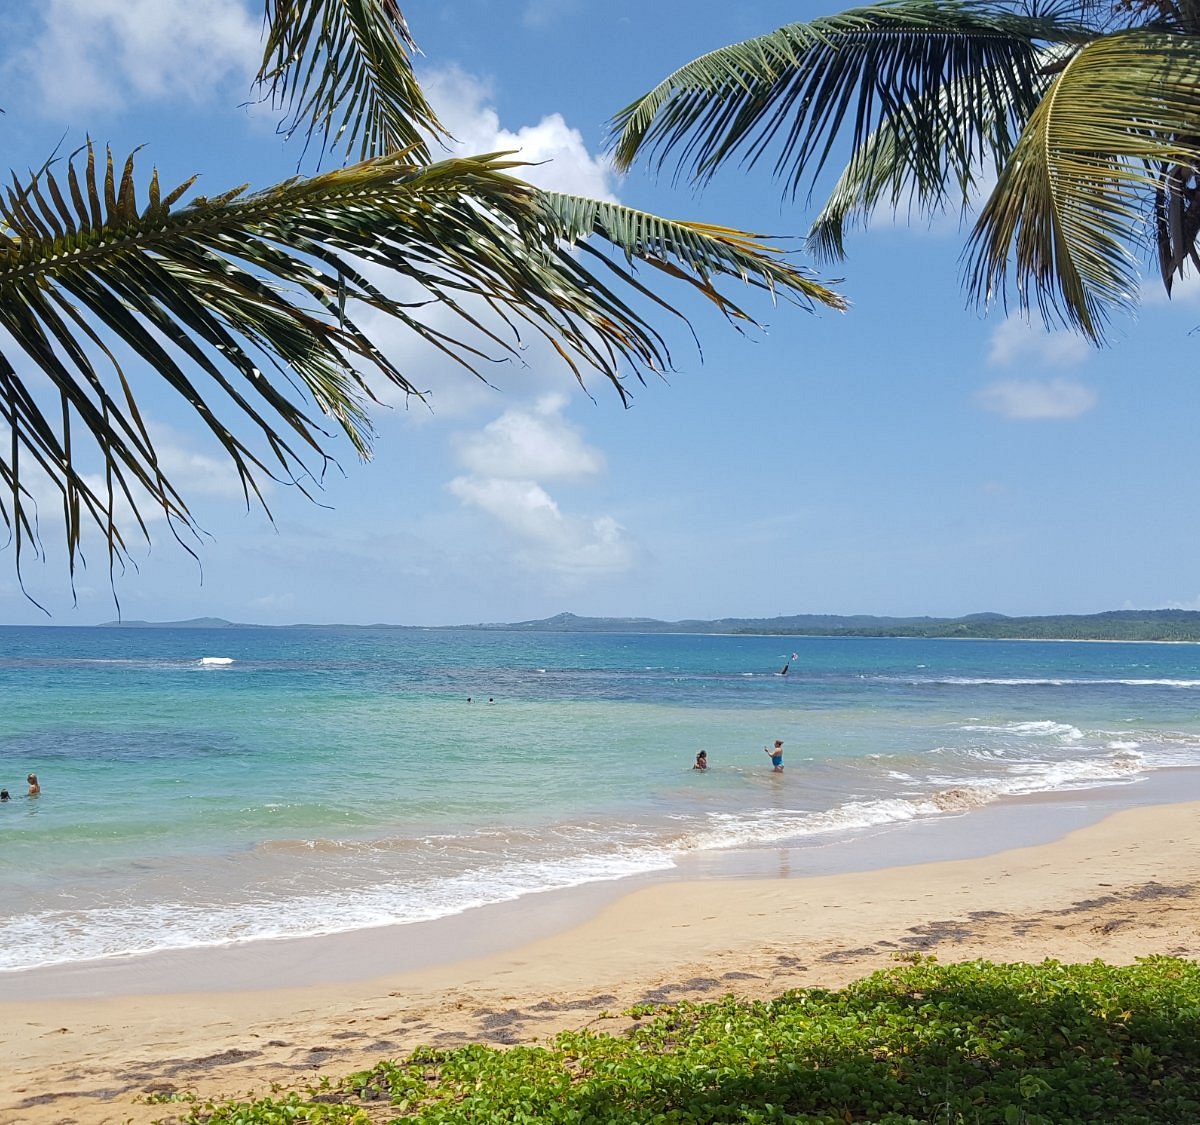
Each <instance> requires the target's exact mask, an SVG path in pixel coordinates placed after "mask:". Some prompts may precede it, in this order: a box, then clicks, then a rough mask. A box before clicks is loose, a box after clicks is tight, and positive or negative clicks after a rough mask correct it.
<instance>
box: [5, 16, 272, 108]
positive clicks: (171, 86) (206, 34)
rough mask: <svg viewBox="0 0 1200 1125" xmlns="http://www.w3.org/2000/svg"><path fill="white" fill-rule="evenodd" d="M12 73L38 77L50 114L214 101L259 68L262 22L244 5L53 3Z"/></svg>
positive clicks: (243, 83)
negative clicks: (217, 92) (220, 90)
mask: <svg viewBox="0 0 1200 1125" xmlns="http://www.w3.org/2000/svg"><path fill="white" fill-rule="evenodd" d="M41 16H42V22H41V26H40V27H39V28H37V29H36V30H35V31H34V32H33V38H32V41H31V42H30V44H29V46H28V47H27V48H26V49H25V50H23V51H21V52H19V53H17V54H16V55H15V56H14V58H13V60H12V63H11V64H10V69H12V70H16V71H19V72H20V73H21V74H22V75H27V76H29V78H28V80H29V81H32V82H33V83H34V84H35V85H36V87H37V91H36V93H37V98H36V102H37V104H38V106H39V107H40V109H41V110H42V112H44V113H46V114H47V115H52V116H54V115H68V116H74V115H76V114H78V113H79V112H80V111H82V110H85V109H95V108H97V107H107V106H113V105H119V104H121V103H122V102H125V101H128V100H129V99H131V98H133V99H137V100H150V99H156V100H160V99H163V98H171V97H182V98H187V99H191V100H194V101H204V100H207V99H208V98H209V97H210V96H211V94H212V91H213V90H214V88H215V87H217V86H219V85H220V84H221V83H223V82H225V81H226V80H228V79H230V78H231V77H232V78H234V79H235V80H236V81H237V82H240V83H241V86H242V89H243V90H245V89H246V88H248V85H249V80H250V77H251V76H252V75H253V74H254V72H255V70H256V69H257V67H258V61H259V56H260V53H261V39H260V34H261V26H260V23H259V22H258V20H256V19H252V18H251V16H250V13H249V11H248V10H247V9H246V6H245V4H244V3H242V2H241V0H47V2H46V3H45V5H44V6H43V7H42V9H41Z"/></svg>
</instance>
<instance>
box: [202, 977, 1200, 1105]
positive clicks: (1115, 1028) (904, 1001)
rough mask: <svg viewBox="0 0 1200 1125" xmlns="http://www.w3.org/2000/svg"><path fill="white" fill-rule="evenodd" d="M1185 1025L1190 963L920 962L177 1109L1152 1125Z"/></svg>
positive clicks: (1199, 982)
mask: <svg viewBox="0 0 1200 1125" xmlns="http://www.w3.org/2000/svg"><path fill="white" fill-rule="evenodd" d="M1198 1036H1200V966H1198V965H1197V964H1196V963H1194V962H1190V961H1185V960H1180V959H1176V958H1169V957H1150V958H1145V959H1142V960H1140V961H1138V962H1137V963H1136V964H1134V965H1129V966H1111V965H1107V964H1104V963H1102V962H1093V963H1091V964H1085V965H1065V964H1060V963H1058V962H1054V961H1047V962H1044V963H1042V964H1037V965H1033V964H1011V965H997V964H992V963H989V962H983V961H977V962H969V963H963V964H957V965H943V964H939V963H938V962H936V961H935V960H933V959H932V958H920V957H918V958H914V959H911V960H909V961H908V962H907V963H904V964H897V966H896V967H894V968H891V969H888V970H884V971H881V972H878V973H875V974H874V975H872V976H870V977H867V978H865V979H863V980H861V981H859V982H857V983H855V984H852V985H850V986H849V987H847V988H844V989H841V990H836V991H834V990H824V989H805V990H799V991H793V992H787V993H785V994H783V995H781V996H779V997H777V998H776V999H774V1000H767V1001H757V1000H745V999H738V998H736V997H734V996H727V997H725V998H723V999H720V1000H716V1001H712V1002H706V1003H680V1004H676V1005H671V1006H661V1005H659V1006H657V1007H656V1010H655V1012H654V1013H653V1014H652V1018H649V1019H643V1020H641V1021H639V1022H637V1023H635V1024H634V1025H633V1026H631V1027H630V1029H629V1030H627V1031H626V1032H624V1033H622V1034H609V1033H604V1032H599V1031H595V1030H585V1031H571V1032H565V1033H562V1034H559V1035H557V1036H555V1037H554V1038H553V1039H552V1040H551V1041H549V1042H547V1043H546V1044H543V1045H524V1046H516V1047H510V1048H507V1049H504V1048H496V1047H490V1046H483V1045H479V1044H476V1045H471V1046H466V1047H461V1048H455V1049H447V1050H443V1049H433V1048H423V1049H419V1050H417V1051H414V1052H413V1053H412V1054H410V1055H409V1056H408V1057H407V1058H405V1059H400V1060H393V1061H381V1062H379V1063H378V1064H377V1065H375V1066H374V1067H372V1068H370V1069H369V1070H365V1071H362V1072H359V1073H356V1074H353V1075H350V1076H348V1077H347V1078H346V1079H344V1080H343V1081H342V1082H340V1083H334V1084H333V1087H332V1088H327V1089H326V1090H325V1091H323V1092H321V1093H319V1094H318V1093H316V1092H315V1091H314V1092H313V1096H312V1097H311V1098H310V1099H309V1100H308V1101H307V1102H306V1101H305V1099H304V1097H303V1096H302V1095H292V1096H289V1097H287V1098H284V1099H279V1098H268V1099H265V1100H264V1101H262V1102H237V1103H228V1104H225V1105H218V1104H208V1105H206V1106H204V1107H202V1108H197V1109H196V1110H194V1111H193V1113H192V1116H191V1117H189V1118H188V1120H189V1121H191V1122H194V1123H200V1122H203V1123H205V1125H235V1123H236V1125H266V1123H268V1122H270V1123H274V1122H277V1121H313V1122H338V1123H340V1122H352V1121H353V1122H358V1121H370V1122H373V1123H379V1122H385V1121H397V1122H421V1123H434V1122H437V1123H446V1125H449V1123H463V1125H465V1123H468V1122H470V1123H473V1125H501V1123H504V1125H509V1123H512V1122H558V1123H564V1125H565V1123H568V1122H571V1123H581V1125H582V1123H588V1125H605V1123H613V1125H616V1123H645V1125H651V1123H655V1125H668V1123H672V1125H673V1123H679V1125H683V1123H691V1125H706V1123H714V1125H715V1123H718V1122H743V1123H767V1122H774V1123H789V1125H919V1123H920V1125H925V1123H934V1122H939V1123H940V1122H945V1123H950V1122H958V1123H964V1125H966V1123H970V1125H1091V1123H1093V1122H1097V1121H1113V1122H1117V1121H1119V1122H1129V1123H1139V1122H1140V1123H1163V1125H1166V1123H1168V1122H1169V1123H1178V1122H1182V1121H1194V1120H1200V1053H1198V1052H1197V1050H1196V1043H1197V1042H1198V1041H1200V1039H1198ZM338 1113H343V1114H345V1116H338V1115H337V1114H338ZM356 1113H358V1114H364V1115H365V1116H361V1117H356V1116H355V1114H356ZM289 1114H290V1115H291V1116H288V1115H289ZM306 1115H308V1116H306Z"/></svg>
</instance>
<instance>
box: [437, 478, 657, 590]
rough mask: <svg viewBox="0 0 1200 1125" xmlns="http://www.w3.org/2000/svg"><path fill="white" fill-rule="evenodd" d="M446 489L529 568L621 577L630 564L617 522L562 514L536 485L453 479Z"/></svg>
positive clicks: (629, 549) (627, 545)
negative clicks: (502, 535) (489, 524)
mask: <svg viewBox="0 0 1200 1125" xmlns="http://www.w3.org/2000/svg"><path fill="white" fill-rule="evenodd" d="M447 487H448V488H449V489H450V491H451V492H452V493H453V494H454V495H455V496H457V497H458V498H459V499H460V500H461V501H462V502H463V503H464V504H467V505H469V506H470V507H473V508H476V509H478V510H479V511H482V512H486V513H487V515H488V516H490V517H491V518H492V519H494V520H495V521H496V522H497V523H499V524H500V525H501V526H502V527H504V528H505V529H506V530H507V531H508V532H509V533H510V534H511V535H512V536H513V537H514V538H515V539H516V541H517V544H518V547H517V557H518V559H519V561H520V562H522V563H523V564H524V565H525V566H526V567H527V568H528V569H531V570H545V571H551V572H556V573H558V574H562V575H578V576H582V575H585V574H593V575H594V574H613V573H621V572H623V571H626V570H628V569H629V568H630V566H631V565H632V564H633V561H634V554H635V552H634V549H633V547H632V545H631V543H630V542H629V540H628V538H627V537H626V535H625V531H624V529H623V528H622V527H621V525H620V524H618V523H617V521H616V520H614V519H613V518H612V517H610V516H600V517H595V518H581V517H571V516H566V515H564V514H563V513H562V512H561V511H560V510H559V507H558V505H557V504H556V503H555V502H554V500H553V498H552V497H551V496H550V495H549V494H548V493H547V492H546V490H545V489H544V488H542V486H541V485H539V484H537V483H536V482H535V481H520V480H503V479H499V478H490V479H485V478H479V477H456V478H455V479H454V480H452V481H451V482H450V483H449V485H448V486H447Z"/></svg>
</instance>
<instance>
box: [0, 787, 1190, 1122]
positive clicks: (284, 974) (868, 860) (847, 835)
mask: <svg viewBox="0 0 1200 1125" xmlns="http://www.w3.org/2000/svg"><path fill="white" fill-rule="evenodd" d="M1193 801H1194V802H1200V768H1185V767H1177V768H1171V769H1161V770H1156V771H1154V772H1153V773H1151V774H1149V775H1147V776H1146V777H1145V778H1143V779H1141V780H1138V781H1135V782H1130V783H1126V784H1112V785H1106V786H1096V787H1092V788H1088V789H1080V790H1056V791H1050V792H1043V793H1032V794H1027V795H1024V796H1020V797H1005V798H1002V799H999V800H997V801H995V802H993V803H991V804H987V805H983V806H978V807H971V808H968V809H964V810H962V811H957V812H954V811H952V812H946V813H943V814H942V815H940V816H931V817H923V818H917V819H914V820H910V821H901V822H890V823H887V824H882V825H879V826H877V827H875V828H866V829H863V828H856V829H846V830H837V831H831V832H829V833H828V834H818V835H813V836H809V837H804V838H802V839H799V840H790V841H782V842H780V843H778V844H763V845H754V846H747V847H741V848H730V849H719V850H711V851H697V852H687V853H683V854H681V855H679V856H678V857H677V858H676V865H675V867H673V868H671V869H664V870H659V871H650V872H644V873H641V874H637V875H630V876H625V877H622V878H616V879H606V880H598V881H596V882H590V883H583V884H580V885H577V886H573V887H566V888H555V889H551V890H546V891H540V892H533V893H528V894H524V895H521V896H519V897H517V898H515V899H510V900H506V901H502V902H495V903H489V904H486V905H483V906H476V907H472V908H470V909H468V910H465V911H461V912H459V913H456V914H450V915H445V916H442V917H439V918H433V919H429V920H427V921H421V922H407V923H395V924H386V925H382V926H374V927H366V928H359V929H350V930H339V931H334V932H331V933H325V934H313V935H307V936H301V937H283V938H266V939H264V938H258V939H252V940H248V941H243V942H229V943H224V944H220V945H212V946H192V947H187V948H182V949H173V950H157V951H154V952H149V953H144V954H136V955H122V956H116V957H110V958H101V959H96V960H90V961H79V962H69V963H60V964H52V965H46V966H39V967H35V968H29V969H20V970H6V971H2V972H0V1005H3V1004H4V1003H5V1002H8V1001H23V1000H35V999H41V1000H46V999H56V1000H84V999H102V998H106V997H122V996H134V995H155V994H180V993H207V992H227V991H240V990H272V989H288V988H296V987H307V986H310V985H319V984H333V983H339V984H348V983H352V982H361V981H367V980H371V979H373V978H377V977H382V976H385V975H387V974H389V973H398V972H416V971H426V970H431V969H438V968H441V967H444V966H446V965H450V964H454V963H458V962H462V961H468V960H473V959H476V958H480V957H485V956H488V955H491V954H497V953H501V952H504V951H506V950H509V949H511V948H513V947H515V946H518V945H521V944H525V943H528V942H529V941H530V940H534V939H541V938H545V937H548V936H551V935H553V934H555V933H558V932H561V931H563V930H565V929H569V928H572V927H575V926H578V925H580V924H583V923H586V922H587V921H588V920H589V919H591V918H593V917H595V916H596V915H597V914H598V913H599V912H600V911H602V910H603V909H605V908H607V907H609V906H610V905H611V904H612V903H614V902H616V901H618V900H620V899H622V898H624V897H626V896H628V895H630V894H634V893H636V892H638V891H640V890H642V889H643V888H648V887H655V886H663V885H669V884H674V883H680V882H708V881H714V880H715V881H722V882H736V881H744V880H752V879H765V880H772V879H784V880H793V879H805V878H812V877H821V876H833V875H846V874H855V873H869V872H878V871H880V870H884V869H887V868H908V867H915V866H920V865H923V864H928V863H937V862H944V861H949V860H966V859H978V858H983V857H987V856H990V855H993V854H995V853H998V852H1000V851H1008V850H1013V849H1016V848H1022V847H1029V846H1037V845H1042V844H1049V843H1052V842H1054V841H1057V840H1059V839H1061V838H1062V837H1063V836H1064V835H1066V834H1067V833H1069V832H1070V831H1072V830H1075V829H1078V828H1082V827H1086V826H1089V825H1093V824H1096V823H1097V822H1099V821H1101V820H1102V819H1103V818H1105V817H1106V816H1108V815H1111V814H1112V813H1113V812H1116V811H1120V810H1123V809H1129V808H1145V807H1147V806H1152V805H1167V804H1178V803H1186V802H1193ZM0 1125H3V1123H2V1122H0Z"/></svg>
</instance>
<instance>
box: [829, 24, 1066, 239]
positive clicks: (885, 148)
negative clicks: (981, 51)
mask: <svg viewBox="0 0 1200 1125" xmlns="http://www.w3.org/2000/svg"><path fill="white" fill-rule="evenodd" d="M1065 51H1066V49H1065V48H1063V47H1057V46H1056V47H1051V48H1048V49H1046V50H1044V51H1042V52H1041V54H1040V56H1039V58H1040V60H1041V61H1040V65H1039V67H1038V68H1037V73H1038V75H1039V77H1041V79H1042V82H1041V84H1042V86H1043V88H1045V87H1048V86H1049V84H1050V82H1051V80H1052V72H1053V70H1054V69H1055V67H1056V66H1057V65H1058V64H1059V63H1060V62H1062V61H1063V60H1064V59H1065V58H1066V57H1068V56H1067V55H1066V54H1065V53H1064V52H1065ZM1011 77H1012V75H1011V74H1010V72H1009V71H1008V70H1007V69H1006V68H1001V69H1000V70H998V71H996V72H993V73H991V74H987V75H984V74H982V73H980V74H978V75H974V76H972V81H973V82H975V83H976V84H977V86H978V88H979V90H980V92H982V94H983V96H984V97H985V99H987V98H990V99H991V105H990V107H988V106H987V104H986V101H985V102H984V103H982V104H981V105H980V107H979V109H980V112H978V113H977V114H976V117H975V120H974V122H973V123H972V125H971V128H972V131H971V132H969V133H966V132H964V130H963V127H962V122H961V121H959V120H958V118H957V117H956V115H955V109H954V107H955V106H957V105H961V104H962V103H963V101H964V99H965V97H966V95H964V93H963V92H962V91H961V90H960V89H959V88H958V87H959V86H960V85H961V81H954V82H950V83H947V84H946V85H945V86H943V87H941V88H940V89H937V90H934V91H932V92H931V93H930V94H928V95H927V96H926V97H925V98H924V99H922V101H921V102H919V103H917V104H914V105H910V106H907V107H906V112H905V113H904V114H902V115H898V116H897V117H894V118H890V119H889V120H887V121H884V122H883V123H882V124H881V125H880V126H879V127H878V128H877V129H876V130H875V132H874V133H872V134H871V136H870V137H868V138H867V139H866V141H865V142H864V143H863V144H862V145H860V146H859V147H857V148H856V149H855V150H854V151H853V153H852V154H851V157H850V160H849V162H848V163H847V165H846V167H845V168H844V169H843V171H842V174H841V176H840V177H839V178H838V181H837V183H836V184H835V185H834V188H833V191H832V192H831V193H830V195H829V198H828V199H827V200H826V201H825V203H824V205H823V206H822V208H821V210H820V211H819V212H818V214H817V217H816V218H815V219H814V220H813V222H812V225H811V227H810V228H809V232H808V248H809V250H810V251H811V252H812V254H813V256H814V258H816V259H817V261H824V262H829V261H834V260H840V259H842V258H844V257H845V234H846V231H847V229H849V228H850V227H853V226H856V225H863V226H865V225H866V223H867V220H868V219H869V217H870V215H871V214H872V212H874V211H875V209H876V208H877V207H881V206H882V207H885V208H888V209H890V210H892V211H893V212H899V211H901V210H903V209H905V208H907V210H908V212H909V213H910V215H913V214H915V215H924V216H932V215H935V214H938V213H941V212H944V211H945V210H948V209H950V208H952V207H957V208H958V209H959V210H960V211H961V210H965V209H966V208H967V207H968V206H969V205H970V204H971V202H972V201H973V200H975V198H976V196H977V195H978V193H979V190H980V188H981V185H983V184H991V183H994V182H995V180H996V179H997V178H998V177H999V175H1000V172H1001V170H1002V169H1003V167H1004V165H1005V163H1006V162H1007V161H1008V158H1009V156H1011V155H1012V149H1013V146H1014V145H1015V143H1016V138H1017V137H1018V136H1019V135H1020V131H1021V128H1022V126H1023V125H1024V123H1025V121H1024V119H1023V118H1020V117H1019V116H1018V114H1019V113H1026V114H1027V113H1028V112H1031V111H1032V109H1033V108H1034V106H1033V105H1031V104H1030V94H1031V93H1034V94H1036V92H1037V91H1036V88H1035V89H1034V90H1027V89H1026V88H1024V87H1023V86H1022V87H1020V88H1018V89H1013V88H1012V87H1011V86H1010V79H1011ZM914 127H916V128H917V129H919V132H916V133H914Z"/></svg>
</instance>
